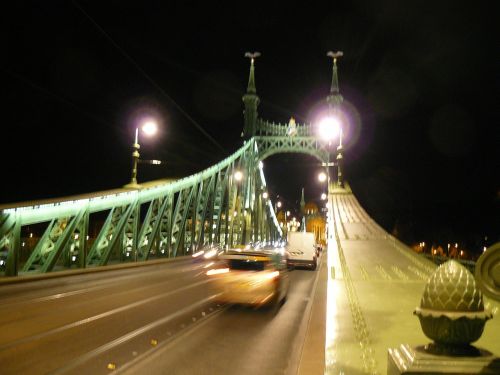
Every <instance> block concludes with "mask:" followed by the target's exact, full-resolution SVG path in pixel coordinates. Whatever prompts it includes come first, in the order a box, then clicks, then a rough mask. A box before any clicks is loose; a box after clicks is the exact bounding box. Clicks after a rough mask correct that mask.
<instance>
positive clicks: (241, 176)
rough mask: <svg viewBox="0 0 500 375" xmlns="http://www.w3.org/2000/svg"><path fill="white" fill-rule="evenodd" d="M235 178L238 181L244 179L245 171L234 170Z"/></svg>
mask: <svg viewBox="0 0 500 375" xmlns="http://www.w3.org/2000/svg"><path fill="white" fill-rule="evenodd" d="M233 176H234V179H235V180H236V181H238V182H240V181H241V180H243V172H241V171H236V172H234V175H233Z"/></svg>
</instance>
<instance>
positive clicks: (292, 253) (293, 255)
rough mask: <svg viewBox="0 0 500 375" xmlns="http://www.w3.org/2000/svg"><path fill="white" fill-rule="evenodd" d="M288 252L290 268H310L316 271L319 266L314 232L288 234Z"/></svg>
mask: <svg viewBox="0 0 500 375" xmlns="http://www.w3.org/2000/svg"><path fill="white" fill-rule="evenodd" d="M286 250H287V252H288V265H289V266H303V267H309V268H310V269H312V270H315V269H316V266H317V264H318V261H317V256H316V254H317V253H316V243H315V240H314V233H312V232H288V243H287V245H286Z"/></svg>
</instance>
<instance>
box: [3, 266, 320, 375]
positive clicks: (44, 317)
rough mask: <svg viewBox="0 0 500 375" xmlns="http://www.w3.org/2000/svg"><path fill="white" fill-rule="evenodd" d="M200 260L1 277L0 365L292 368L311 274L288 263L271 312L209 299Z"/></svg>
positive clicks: (63, 369) (109, 369)
mask: <svg viewBox="0 0 500 375" xmlns="http://www.w3.org/2000/svg"><path fill="white" fill-rule="evenodd" d="M207 264H208V261H203V262H199V263H198V262H197V263H195V262H194V261H193V260H192V259H182V260H176V261H173V262H164V263H157V264H154V265H150V266H144V267H133V268H119V269H114V270H109V271H101V272H96V273H84V274H79V275H71V276H64V277H56V278H49V279H44V278H41V279H39V280H33V281H30V282H22V283H13V284H5V283H3V284H0V327H1V328H0V373H1V374H16V375H17V374H109V373H127V374H140V373H147V374H234V373H238V374H292V373H297V368H298V366H299V358H300V353H301V350H302V346H303V342H304V337H305V327H307V325H308V316H309V315H308V314H309V312H310V310H311V302H312V293H313V291H314V288H315V286H316V285H317V280H318V277H317V276H318V275H319V272H318V271H309V270H299V269H297V270H293V271H291V272H290V280H291V283H290V290H289V294H288V299H287V301H286V302H285V303H284V304H283V305H282V306H281V307H280V309H279V310H278V311H273V310H271V309H265V308H262V309H253V308H248V307H240V306H231V305H218V304H217V303H216V302H215V297H216V296H215V295H213V291H212V290H211V288H210V285H209V284H210V281H209V280H208V279H207V277H206V275H205V271H206V266H207ZM319 350H320V351H321V352H322V351H323V350H324V346H321V347H320V348H319Z"/></svg>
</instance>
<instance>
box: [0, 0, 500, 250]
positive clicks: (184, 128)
mask: <svg viewBox="0 0 500 375" xmlns="http://www.w3.org/2000/svg"><path fill="white" fill-rule="evenodd" d="M480 3H481V2H469V3H468V4H467V6H464V5H461V4H463V2H455V1H453V2H452V1H439V2H423V1H415V2H410V1H405V2H401V1H379V2H377V1H370V2H366V3H365V2H362V1H349V2H342V3H340V4H335V2H328V4H329V5H328V7H326V5H325V4H326V2H323V4H322V5H321V6H320V5H313V4H309V3H305V4H307V6H306V5H301V6H300V7H297V6H294V5H291V3H288V5H286V6H284V5H273V4H271V2H268V3H266V4H265V5H258V3H252V2H233V6H232V7H227V6H223V5H222V4H220V5H218V3H216V2H200V3H196V2H189V1H179V2H176V1H106V2H103V1H95V2H89V1H77V2H76V1H74V2H71V1H68V2H66V1H50V2H40V1H37V2H35V1H33V2H27V1H23V2H19V4H18V5H11V6H10V7H8V8H5V9H3V11H2V13H3V14H2V23H1V25H2V26H1V27H2V32H1V38H2V39H1V42H2V43H1V45H2V47H3V48H2V49H3V54H2V55H3V58H2V59H1V62H0V74H1V77H2V80H1V82H2V90H3V95H2V97H3V99H2V101H1V103H2V118H3V121H2V122H3V124H2V140H3V142H2V151H3V163H2V165H3V168H2V169H3V173H2V174H3V178H2V180H3V181H2V185H1V190H0V192H1V194H0V203H9V202H16V201H25V200H33V199H39V198H50V197H60V196H66V195H72V194H79V193H86V192H92V191H99V190H106V189H112V188H116V187H120V186H122V185H124V184H125V183H127V182H128V181H129V179H130V166H131V151H132V149H131V144H132V142H133V132H134V128H135V126H136V123H137V121H138V119H140V118H141V117H142V116H145V115H153V116H156V117H157V118H158V119H159V120H160V121H159V122H160V126H161V132H160V134H159V135H158V136H157V137H155V138H154V139H145V138H144V137H143V138H142V139H141V140H140V144H141V157H142V158H144V159H153V158H154V159H161V160H163V161H166V164H165V165H163V166H148V165H140V167H139V180H140V181H146V180H153V179H158V178H164V177H181V176H186V175H189V174H191V173H195V172H198V171H200V170H202V169H204V168H206V167H208V166H210V165H212V164H214V163H216V162H218V161H220V160H222V159H223V158H224V157H226V156H228V155H229V154H231V153H232V152H234V151H235V150H236V149H237V148H238V147H240V146H241V145H242V139H241V137H240V133H241V131H242V129H243V113H242V111H243V103H242V100H241V97H242V95H243V94H244V91H245V90H246V85H247V81H248V71H249V61H248V59H246V58H244V53H245V52H247V51H252V52H253V51H259V52H261V54H262V56H261V57H259V58H258V59H257V60H256V85H257V94H258V95H259V97H260V99H261V104H260V106H259V115H260V117H262V118H264V119H266V120H271V121H275V122H281V123H285V122H288V120H289V119H290V117H291V116H293V117H295V119H296V120H297V122H299V123H304V122H310V121H312V116H313V112H314V111H313V109H314V108H316V107H317V105H318V103H320V102H321V101H322V100H324V99H325V98H326V96H327V95H328V91H329V87H330V82H331V63H332V62H331V59H330V58H328V57H327V56H326V52H327V51H329V50H333V51H336V50H341V51H343V52H344V57H342V58H341V59H340V60H339V63H338V66H339V83H340V90H341V94H342V95H343V97H344V105H345V108H346V111H347V112H348V113H349V114H350V122H349V124H348V127H349V129H348V130H346V132H347V133H348V134H349V137H348V139H346V147H345V159H344V160H345V176H346V180H348V181H349V183H350V185H351V187H352V189H353V191H354V193H355V195H356V197H357V198H358V199H359V201H360V202H361V204H362V205H363V207H364V208H365V209H366V210H367V211H368V213H369V214H371V215H372V217H373V218H374V219H375V220H376V221H377V222H378V223H379V224H381V225H382V226H383V227H384V228H385V229H387V230H388V231H389V232H393V231H394V230H397V233H398V235H399V236H400V237H401V238H402V239H403V240H404V241H405V242H407V243H411V242H413V241H417V242H418V241H423V240H425V241H428V242H436V243H442V244H443V243H446V242H450V241H453V242H456V241H460V242H463V243H466V244H467V245H466V246H468V247H469V248H470V249H478V248H480V247H481V246H482V245H483V244H484V243H485V244H487V245H490V244H492V243H493V242H495V241H499V240H500V229H499V228H500V219H499V217H500V214H499V213H500V210H499V208H500V206H499V201H500V187H499V181H500V179H499V178H498V175H499V170H500V168H499V166H500V163H499V157H498V154H499V151H498V150H499V148H500V135H499V133H500V132H499V130H498V107H499V106H498V87H499V74H498V61H499V59H498V43H497V42H498V39H497V38H495V36H498V29H497V28H496V27H495V22H494V21H495V20H494V14H495V13H494V11H493V9H489V8H488V7H486V6H484V7H483V6H482V5H480ZM200 4H205V5H200ZM234 4H238V7H242V8H243V9H237V7H236V5H234ZM495 68H496V69H495ZM264 165H265V167H264V168H265V173H266V177H267V180H268V185H269V189H270V192H271V194H272V195H273V196H276V195H277V194H279V195H280V197H281V199H282V200H283V201H284V202H285V204H286V206H287V208H289V209H290V210H292V211H294V210H296V209H298V202H299V200H300V190H301V188H302V187H304V188H305V194H306V200H313V201H318V200H319V196H320V194H321V192H322V188H321V187H320V185H319V183H318V182H317V180H316V175H317V173H318V170H319V166H318V162H317V161H316V160H315V159H313V158H312V157H309V156H305V155H294V154H287V155H277V156H273V157H271V158H269V159H268V160H266V161H265V163H264ZM318 202H319V201H318ZM485 236H487V237H488V238H487V240H486V242H485V239H484V238H485Z"/></svg>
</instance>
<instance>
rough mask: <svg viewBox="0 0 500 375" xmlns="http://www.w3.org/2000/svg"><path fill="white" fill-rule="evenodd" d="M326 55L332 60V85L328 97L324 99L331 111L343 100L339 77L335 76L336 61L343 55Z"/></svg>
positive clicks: (333, 53) (331, 53)
mask: <svg viewBox="0 0 500 375" xmlns="http://www.w3.org/2000/svg"><path fill="white" fill-rule="evenodd" d="M326 55H327V56H329V57H331V58H332V59H333V72H332V84H331V85H330V95H328V96H327V97H326V102H327V103H328V106H329V107H330V108H331V109H336V107H338V106H339V105H340V104H341V103H342V102H343V100H344V98H343V97H342V95H340V89H339V77H338V74H337V59H338V58H339V57H342V56H343V55H344V53H343V52H342V51H337V52H332V51H328V53H327V54H326Z"/></svg>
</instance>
